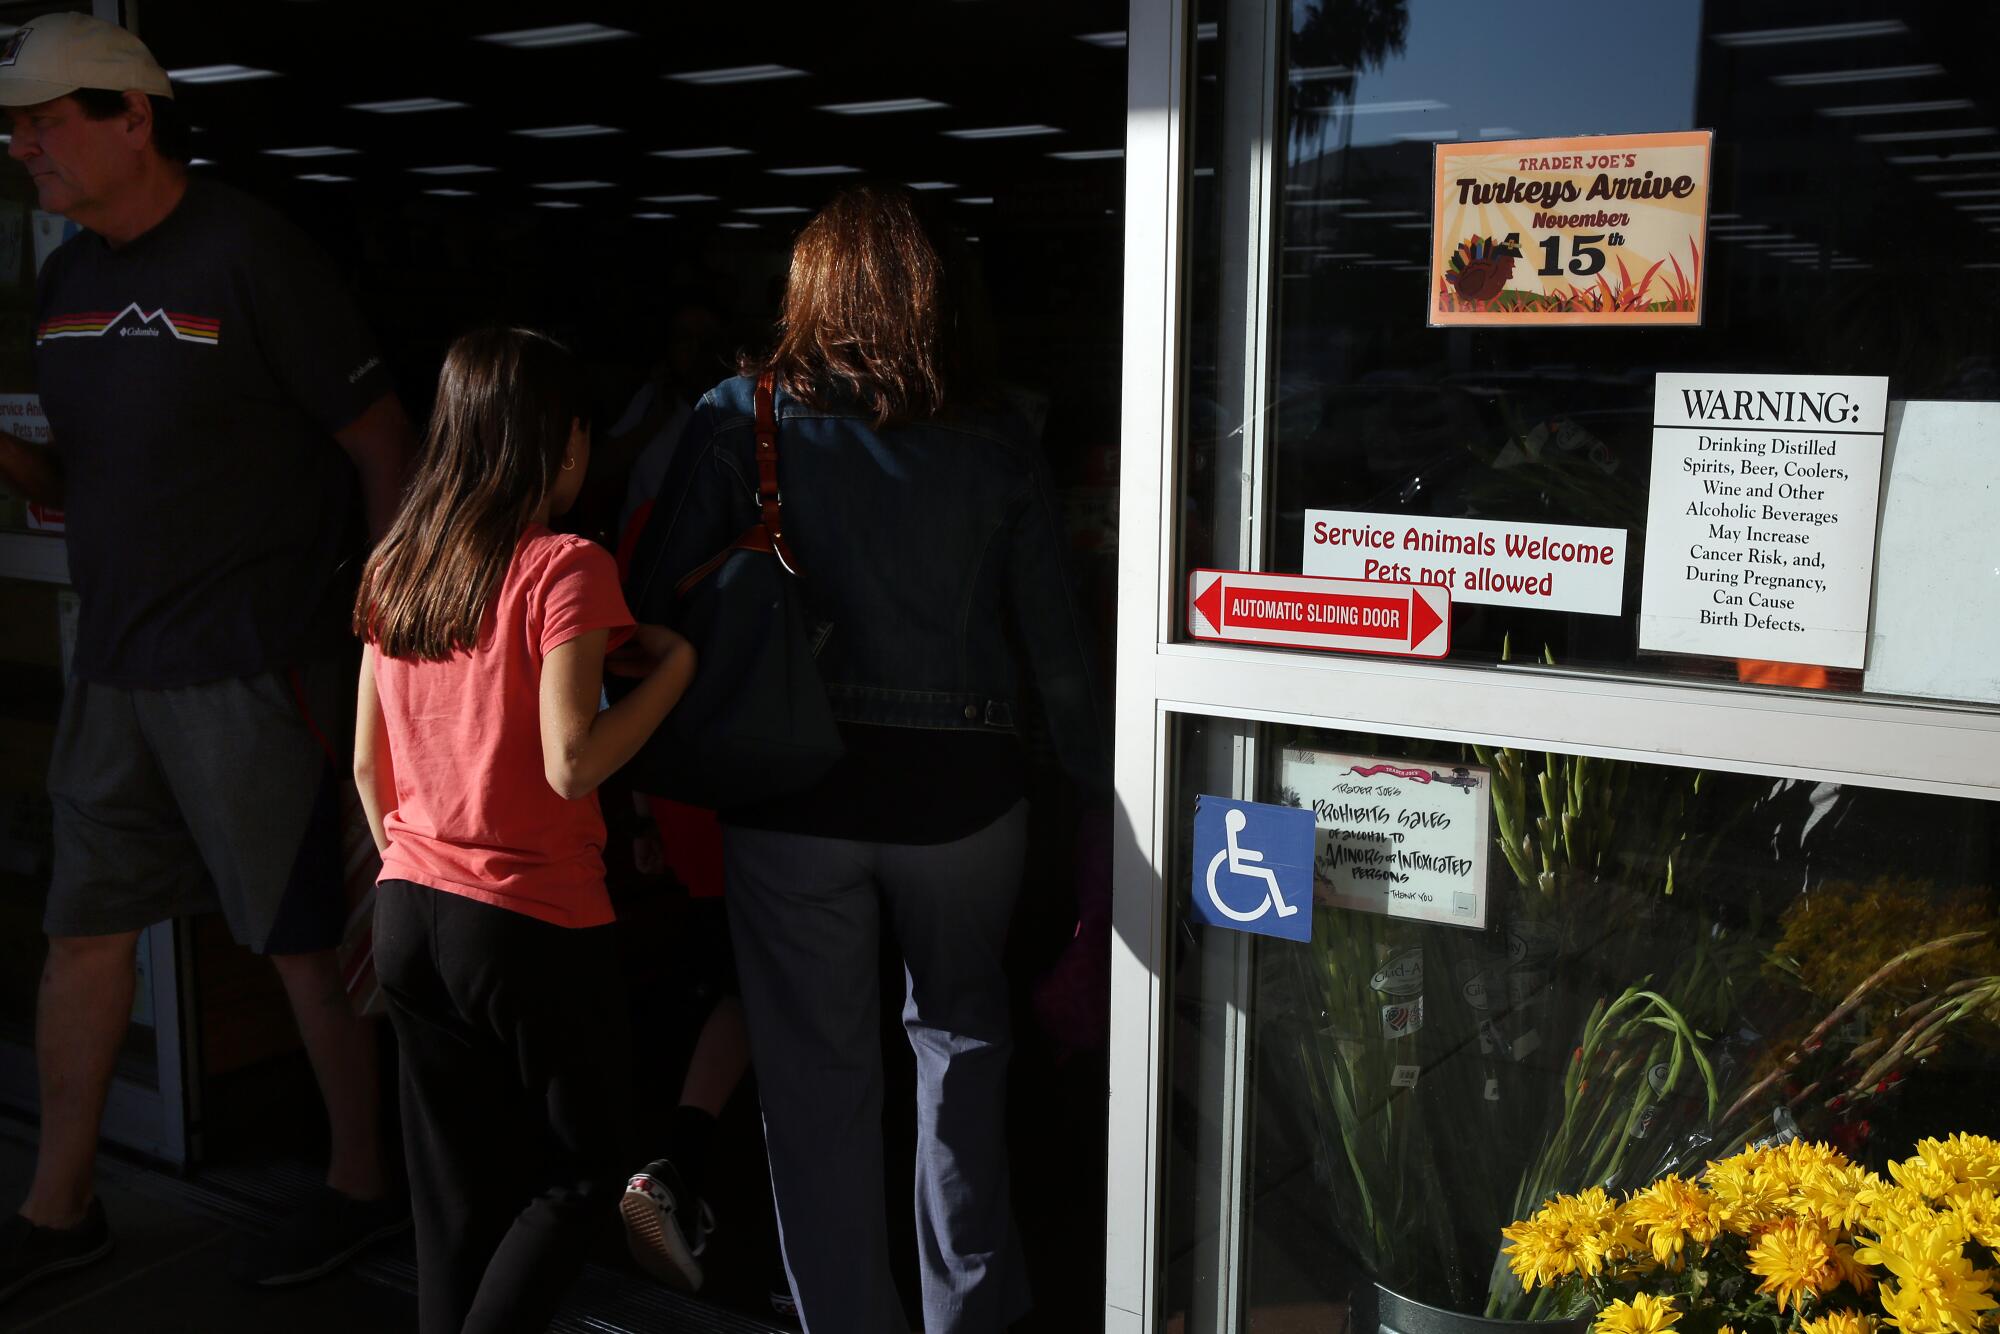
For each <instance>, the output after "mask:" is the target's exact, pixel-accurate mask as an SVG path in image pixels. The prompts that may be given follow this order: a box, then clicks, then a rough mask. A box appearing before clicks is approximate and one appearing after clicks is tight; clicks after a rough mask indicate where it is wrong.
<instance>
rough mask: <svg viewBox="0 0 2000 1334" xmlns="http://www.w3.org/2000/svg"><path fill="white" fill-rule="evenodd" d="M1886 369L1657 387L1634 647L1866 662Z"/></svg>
mask: <svg viewBox="0 0 2000 1334" xmlns="http://www.w3.org/2000/svg"><path fill="white" fill-rule="evenodd" d="M1888 397H1889V381H1888V379H1887V378H1886V377H1882V376H1854V375H1724V374H1671V375H1660V376H1657V377H1656V378H1655V382H1654V393H1653V476H1652V489H1651V491H1650V492H1649V493H1648V497H1647V526H1646V570H1645V580H1644V586H1645V587H1644V595H1643V598H1642V603H1641V609H1640V614H1639V647H1640V648H1642V649H1649V650H1657V651H1661V652H1669V653H1696V654H1706V655H1711V656H1715V657H1725V658H1741V659H1754V660H1760V661H1770V662H1795V663H1811V664H1815V665H1818V666H1822V667H1859V666H1861V665H1862V662H1863V660H1864V659H1865V658H1866V657H1867V653H1868V594H1869V589H1870V586H1871V584H1872V583H1873V577H1874V572H1875V513H1876V507H1877V504H1878V501H1879V498H1880V483H1881V477H1882V436H1883V431H1884V428H1885V421H1884V417H1885V414H1886V411H1887V407H1888Z"/></svg>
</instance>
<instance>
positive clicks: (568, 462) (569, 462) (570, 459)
mask: <svg viewBox="0 0 2000 1334" xmlns="http://www.w3.org/2000/svg"><path fill="white" fill-rule="evenodd" d="M575 466H576V456H575V455H572V454H565V455H563V471H564V472H568V471H569V470H570V469H572V468H574V467H575Z"/></svg>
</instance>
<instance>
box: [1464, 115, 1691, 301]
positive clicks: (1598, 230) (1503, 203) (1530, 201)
mask: <svg viewBox="0 0 2000 1334" xmlns="http://www.w3.org/2000/svg"><path fill="white" fill-rule="evenodd" d="M1713 139H1714V136H1713V135H1712V134H1711V133H1710V132H1709V131H1707V130H1685V131H1677V132H1674V133H1669V134H1620V135H1594V136H1588V137H1584V138H1572V139H1504V140H1495V141H1491V142H1487V143H1469V144H1439V145H1438V146H1437V148H1436V150H1435V156H1434V158H1433V165H1434V180H1433V197H1432V205H1431V266H1430V269H1431V276H1430V322H1431V324H1433V325H1436V326H1462V325H1483V326H1487V327H1503V328H1517V329H1525V328H1540V327H1545V326H1548V325H1556V324H1594V325H1623V326H1628V327H1629V326H1632V325H1654V326H1670V325H1690V324H1700V323H1701V313H1702V312H1701V269H1702V253H1703V251H1704V250H1705V249H1706V248H1707V245H1708V236H1707V227H1708V159H1709V150H1710V147H1711V145H1712V142H1713Z"/></svg>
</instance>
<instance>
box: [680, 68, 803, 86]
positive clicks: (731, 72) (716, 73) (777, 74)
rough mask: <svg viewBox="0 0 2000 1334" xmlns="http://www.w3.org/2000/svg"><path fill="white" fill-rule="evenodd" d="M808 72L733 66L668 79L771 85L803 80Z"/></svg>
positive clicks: (701, 70) (700, 82) (689, 72)
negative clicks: (783, 80)
mask: <svg viewBox="0 0 2000 1334" xmlns="http://www.w3.org/2000/svg"><path fill="white" fill-rule="evenodd" d="M805 74H806V72H805V71H804V70H802V69H793V68H792V67H791V66H790V65H732V66H730V67H729V68H727V69H697V70H684V71H682V72H681V73H679V74H669V75H667V77H668V78H669V79H672V80H673V81H674V82H675V83H692V84H696V85H698V86H701V87H714V86H716V85H719V84H731V83H769V82H770V81H772V80H773V79H802V78H804V77H805Z"/></svg>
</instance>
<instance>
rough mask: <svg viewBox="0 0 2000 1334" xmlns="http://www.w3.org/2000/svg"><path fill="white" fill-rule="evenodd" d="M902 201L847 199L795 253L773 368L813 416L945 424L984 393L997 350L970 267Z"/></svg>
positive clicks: (891, 195) (840, 198) (868, 191)
mask: <svg viewBox="0 0 2000 1334" xmlns="http://www.w3.org/2000/svg"><path fill="white" fill-rule="evenodd" d="M938 238H939V234H938V233H936V232H934V231H933V229H932V228H930V227H927V226H926V225H925V221H924V219H923V218H922V217H921V216H920V215H919V213H918V211H917V207H916V202H915V200H914V199H913V198H912V197H911V195H910V194H909V193H908V192H907V191H904V190H895V189H889V188H885V187H882V186H859V187H857V188H855V189H852V190H845V191H842V192H841V193H840V194H838V195H836V196H835V197H834V199H833V201H832V202H831V203H829V204H828V205H827V206H826V207H825V208H823V209H821V210H820V211H819V214H818V216H816V217H814V218H813V220H812V221H811V222H809V223H807V224H806V227H805V230H804V231H802V232H800V233H799V239H798V240H797V241H796V242H795V243H794V244H793V246H792V267H791V275H790V277H789V278H788V279H787V281H786V284H785V311H784V317H783V320H782V321H781V323H780V330H781V332H780V336H779V339H778V346H777V348H776V349H775V350H774V351H773V352H772V353H771V355H770V357H769V358H766V359H762V360H753V361H751V362H748V363H746V365H745V366H744V368H743V369H744V370H745V371H746V373H755V372H756V371H759V370H763V369H765V368H767V367H768V368H769V369H770V370H771V371H773V372H774V373H775V374H776V376H777V379H778V383H779V384H781V385H783V386H784V388H785V391H786V392H787V393H789V394H791V395H792V396H793V397H794V398H797V399H799V400H800V401H801V402H803V403H805V404H807V405H808V406H810V407H814V408H819V409H830V408H835V407H837V406H842V405H845V404H859V406H860V407H861V408H862V409H863V410H864V411H865V412H867V413H868V414H869V415H870V416H872V417H873V418H874V419H875V424H876V425H877V426H886V425H888V424H890V423H892V422H902V421H910V420H917V419H923V418H929V417H936V416H939V415H940V414H942V413H943V412H944V409H945V405H946V403H947V402H948V401H951V402H961V401H965V400H967V399H970V398H974V397H977V396H978V395H980V394H981V393H983V392H984V390H985V379H986V374H987V360H988V350H987V347H986V341H985V339H984V337H983V334H984V324H983V321H982V320H981V319H980V318H979V314H980V312H979V311H978V308H977V302H976V300H975V299H974V290H973V289H972V287H971V286H970V283H969V279H970V277H971V274H970V273H969V271H968V266H967V265H965V264H963V263H960V262H956V261H957V260H958V257H957V256H955V255H954V256H952V257H951V260H952V261H953V262H950V263H948V262H947V260H946V258H945V256H944V255H943V254H942V253H941V250H942V247H941V246H940V244H939V239H938Z"/></svg>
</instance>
